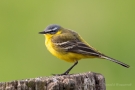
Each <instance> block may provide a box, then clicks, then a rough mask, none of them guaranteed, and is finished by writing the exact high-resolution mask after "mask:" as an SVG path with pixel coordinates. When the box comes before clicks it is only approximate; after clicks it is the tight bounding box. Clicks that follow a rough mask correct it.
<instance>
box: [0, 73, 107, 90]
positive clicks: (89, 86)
mask: <svg viewBox="0 0 135 90" xmlns="http://www.w3.org/2000/svg"><path fill="white" fill-rule="evenodd" d="M0 90H106V87H105V79H104V77H103V76H102V75H101V74H98V73H93V72H88V73H81V74H73V75H64V76H51V77H38V78H32V79H25V80H16V81H11V82H2V83H0Z"/></svg>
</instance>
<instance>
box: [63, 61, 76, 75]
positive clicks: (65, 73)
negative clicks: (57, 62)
mask: <svg viewBox="0 0 135 90" xmlns="http://www.w3.org/2000/svg"><path fill="white" fill-rule="evenodd" d="M77 64H78V61H76V62H75V63H74V64H73V65H72V66H71V67H70V68H69V69H68V70H67V71H66V72H64V73H63V74H61V75H67V74H68V73H69V72H70V71H71V70H72V68H73V67H74V66H76V65H77Z"/></svg>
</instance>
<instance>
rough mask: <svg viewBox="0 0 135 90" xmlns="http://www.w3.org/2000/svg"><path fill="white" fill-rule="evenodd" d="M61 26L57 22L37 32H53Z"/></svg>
mask: <svg viewBox="0 0 135 90" xmlns="http://www.w3.org/2000/svg"><path fill="white" fill-rule="evenodd" d="M60 28H61V26H60V25H57V24H51V25H49V26H47V27H46V29H45V30H44V31H42V32H39V34H47V33H49V34H55V33H56V32H57V31H58V30H60Z"/></svg>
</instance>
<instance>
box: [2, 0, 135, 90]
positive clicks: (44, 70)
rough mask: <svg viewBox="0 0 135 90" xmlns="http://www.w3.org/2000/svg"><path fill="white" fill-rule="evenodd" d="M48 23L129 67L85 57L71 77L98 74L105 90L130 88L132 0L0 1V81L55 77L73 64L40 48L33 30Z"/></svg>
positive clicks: (134, 28) (134, 39) (134, 77)
mask: <svg viewBox="0 0 135 90" xmlns="http://www.w3.org/2000/svg"><path fill="white" fill-rule="evenodd" d="M49 24H60V25H61V26H63V27H65V28H68V29H72V30H75V31H76V32H78V33H80V35H81V36H82V37H83V38H84V39H85V40H86V41H87V42H88V43H90V44H91V45H92V46H94V47H95V48H97V49H98V50H99V51H101V52H103V53H105V54H106V55H108V56H110V57H113V58H116V59H118V60H120V61H122V62H125V63H127V64H129V65H130V66H131V67H130V68H128V69H127V68H124V67H122V66H120V65H117V64H115V63H112V62H110V61H107V60H102V59H85V60H81V61H79V64H78V65H77V66H76V67H75V68H74V69H73V70H72V71H71V73H82V72H88V71H93V72H97V73H101V74H103V75H104V76H105V78H106V87H107V90H127V89H128V90H133V89H135V68H134V66H135V55H134V54H135V0H108V1H107V0H96V1H94V0H85V1H83V0H80V1H79V0H0V82H5V81H11V80H20V79H26V78H35V77H39V76H49V75H51V74H53V73H54V74H58V73H62V72H64V71H65V70H66V69H67V68H69V67H70V66H71V65H72V63H67V62H65V61H62V60H59V59H57V58H56V57H54V56H52V55H51V54H50V53H49V52H48V51H47V49H46V47H45V46H44V36H43V35H40V34H38V32H40V31H43V30H44V28H45V27H46V26H48V25H49Z"/></svg>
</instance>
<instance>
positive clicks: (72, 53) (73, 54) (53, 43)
mask: <svg viewBox="0 0 135 90" xmlns="http://www.w3.org/2000/svg"><path fill="white" fill-rule="evenodd" d="M39 34H43V35H44V36H45V46H46V47H47V49H48V50H49V51H50V52H51V53H52V54H53V55H54V56H56V57H57V58H59V59H62V60H65V61H67V62H72V63H74V64H73V65H72V66H71V67H70V68H69V69H67V70H66V71H65V72H64V73H62V74H59V75H67V74H69V72H70V71H71V69H72V68H73V67H74V66H76V65H77V64H78V61H79V60H81V59H86V58H100V59H106V60H109V61H112V62H115V63H117V64H119V65H121V66H123V67H126V68H129V67H130V66H129V65H128V64H125V63H123V62H121V61H118V60H116V59H114V58H111V57H109V56H107V55H105V54H103V53H101V52H99V51H98V50H96V49H95V48H94V47H92V46H91V45H90V44H88V43H87V42H86V41H85V40H84V39H83V38H82V37H81V36H80V35H79V34H78V33H77V32H75V31H73V30H70V29H66V28H64V27H62V26H60V25H58V24H51V25H49V26H47V27H46V28H45V30H43V31H41V32H39Z"/></svg>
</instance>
